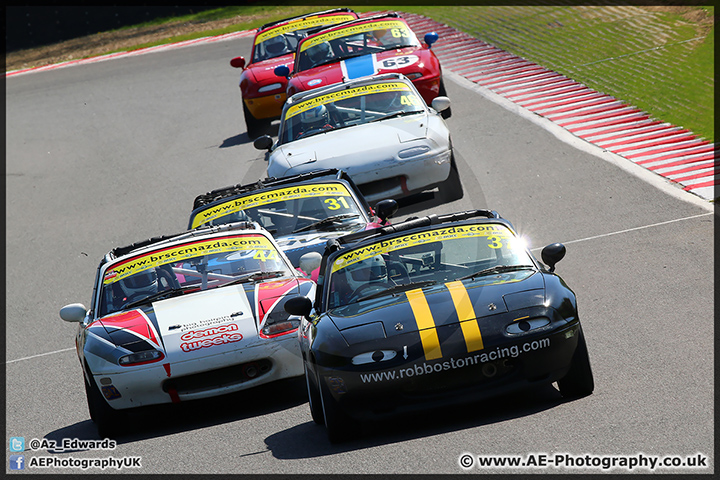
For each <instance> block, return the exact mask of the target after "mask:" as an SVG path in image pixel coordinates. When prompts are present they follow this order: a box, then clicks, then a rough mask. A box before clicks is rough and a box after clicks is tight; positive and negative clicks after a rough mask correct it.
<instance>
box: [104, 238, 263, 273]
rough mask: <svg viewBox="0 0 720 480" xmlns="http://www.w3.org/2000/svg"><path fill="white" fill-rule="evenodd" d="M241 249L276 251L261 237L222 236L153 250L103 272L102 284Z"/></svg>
mask: <svg viewBox="0 0 720 480" xmlns="http://www.w3.org/2000/svg"><path fill="white" fill-rule="evenodd" d="M243 250H244V251H252V250H272V251H275V247H274V246H273V244H272V243H270V240H268V239H267V238H266V237H265V236H263V235H242V236H233V237H222V238H213V239H210V240H202V241H199V242H193V243H186V244H183V245H180V246H176V247H171V248H167V249H164V250H156V251H153V252H150V253H147V254H145V255H141V256H138V257H134V258H132V259H130V260H127V261H124V262H121V263H119V264H116V265H114V266H113V267H112V268H111V269H109V270H107V271H106V272H105V276H104V277H103V283H104V284H105V285H108V284H111V283H114V282H117V281H118V280H122V279H123V278H126V277H129V276H131V275H135V274H136V273H139V272H142V271H144V270H149V269H151V268H156V267H159V266H161V265H166V264H169V263H177V262H182V261H183V260H187V259H190V258H195V257H197V256H200V255H212V254H216V253H232V252H237V251H243Z"/></svg>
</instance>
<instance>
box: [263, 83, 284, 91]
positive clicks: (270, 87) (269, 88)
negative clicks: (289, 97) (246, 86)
mask: <svg viewBox="0 0 720 480" xmlns="http://www.w3.org/2000/svg"><path fill="white" fill-rule="evenodd" d="M278 88H282V83H271V84H270V85H265V86H264V87H260V88H258V92H259V93H265V92H272V91H273V90H277V89H278Z"/></svg>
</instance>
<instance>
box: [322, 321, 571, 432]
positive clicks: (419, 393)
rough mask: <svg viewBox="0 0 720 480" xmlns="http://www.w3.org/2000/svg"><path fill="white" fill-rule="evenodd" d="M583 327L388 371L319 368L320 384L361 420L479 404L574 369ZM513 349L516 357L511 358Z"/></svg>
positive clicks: (418, 360) (411, 361)
mask: <svg viewBox="0 0 720 480" xmlns="http://www.w3.org/2000/svg"><path fill="white" fill-rule="evenodd" d="M579 328H580V324H579V322H575V323H573V324H571V325H565V326H563V327H558V328H557V329H555V330H553V331H552V332H551V333H548V332H545V333H542V334H541V333H538V334H537V335H527V336H524V337H522V338H521V339H518V340H517V343H508V344H505V345H503V346H494V345H492V344H488V345H486V346H485V348H484V349H483V350H480V351H476V352H472V353H465V354H464V356H461V355H447V356H444V357H443V358H441V359H438V360H432V361H426V360H425V359H424V358H423V357H419V358H418V357H416V358H414V359H413V358H409V359H408V361H406V362H403V363H402V364H399V365H398V366H397V367H394V368H390V369H385V370H378V369H377V368H361V367H362V366H360V367H358V366H355V367H353V366H350V367H349V368H343V369H342V370H340V369H333V368H323V367H320V366H318V367H317V369H318V373H319V378H320V381H322V382H325V383H326V385H327V386H328V389H329V391H330V392H331V394H332V395H333V397H334V398H335V400H336V401H337V403H338V405H339V407H340V408H341V409H342V410H343V411H344V412H345V413H347V414H348V415H349V416H351V417H354V418H356V419H359V420H362V419H373V418H380V417H384V416H387V415H396V414H398V413H408V412H415V411H421V410H425V409H429V408H436V407H441V406H448V405H453V404H459V403H467V402H474V401H479V400H482V399H485V398H489V397H494V396H498V395H502V394H505V393H509V392H513V391H517V390H522V389H526V388H531V387H533V386H536V385H542V384H548V383H552V382H554V381H557V380H558V379H560V378H562V377H564V376H565V374H566V373H567V371H568V369H569V367H570V363H571V359H572V356H573V353H574V352H575V348H576V346H577V338H578V334H579ZM513 345H515V346H516V347H517V355H513V352H514V351H515V349H514V348H513ZM525 345H527V347H525ZM532 347H537V348H535V349H533V348H532ZM377 348H378V349H384V348H385V347H383V346H378V347H377ZM400 349H402V347H400ZM401 351H402V350H401ZM396 358H398V359H399V358H400V355H398V357H396ZM388 363H389V362H388Z"/></svg>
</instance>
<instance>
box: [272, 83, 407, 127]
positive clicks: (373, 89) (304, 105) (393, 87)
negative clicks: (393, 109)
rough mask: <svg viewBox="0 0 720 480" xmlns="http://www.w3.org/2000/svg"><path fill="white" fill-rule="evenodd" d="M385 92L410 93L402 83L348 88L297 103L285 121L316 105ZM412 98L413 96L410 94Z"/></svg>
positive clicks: (288, 111) (286, 113)
mask: <svg viewBox="0 0 720 480" xmlns="http://www.w3.org/2000/svg"><path fill="white" fill-rule="evenodd" d="M385 92H410V93H411V94H412V89H411V88H410V87H409V86H408V85H406V84H405V83H403V82H388V83H376V84H373V85H365V86H362V87H355V88H348V89H346V90H340V91H339V92H333V93H328V94H327V95H321V96H318V97H314V98H311V99H309V100H307V101H304V102H300V103H297V104H296V105H293V106H292V107H290V108H288V109H287V112H285V119H286V120H287V119H289V118H292V117H294V116H295V115H297V114H299V113H302V112H304V111H306V110H310V109H313V108H315V107H317V106H318V105H323V104H326V103H331V102H337V101H339V100H343V99H346V98H351V97H358V96H361V95H370V94H373V93H385ZM412 96H413V97H414V96H415V95H414V94H412Z"/></svg>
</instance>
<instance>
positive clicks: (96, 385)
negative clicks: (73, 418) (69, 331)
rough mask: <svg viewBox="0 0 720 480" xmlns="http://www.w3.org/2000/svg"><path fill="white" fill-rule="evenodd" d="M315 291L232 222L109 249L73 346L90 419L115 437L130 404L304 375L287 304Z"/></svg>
mask: <svg viewBox="0 0 720 480" xmlns="http://www.w3.org/2000/svg"><path fill="white" fill-rule="evenodd" d="M314 291H315V284H314V283H313V282H312V281H311V280H309V279H306V278H304V277H303V276H301V275H300V274H299V272H297V270H295V268H293V267H292V265H291V264H290V262H289V260H288V259H287V257H286V256H285V255H284V254H283V252H282V250H280V248H279V247H278V245H277V243H276V242H275V240H274V239H273V238H272V236H271V235H270V234H269V233H268V232H267V231H265V230H264V229H263V228H261V227H260V226H259V225H257V224H253V223H249V222H239V223H233V224H227V225H220V226H212V227H204V228H199V229H196V230H193V231H190V232H185V233H181V234H177V235H169V236H163V237H156V238H152V239H149V240H146V241H144V242H139V243H135V244H132V245H129V246H127V247H118V248H115V249H113V250H111V251H110V252H108V253H107V254H106V255H105V256H104V258H103V259H102V261H101V262H100V265H99V266H98V270H97V276H96V280H95V286H94V288H93V296H92V300H91V303H90V308H86V307H85V306H84V305H82V304H79V303H75V304H71V305H67V306H65V307H63V308H62V309H61V310H60V317H61V318H62V319H63V320H65V321H67V322H77V323H78V325H79V328H78V332H77V336H76V347H77V353H78V357H79V359H80V364H81V366H82V369H83V376H84V379H85V391H86V395H87V402H88V408H89V410H90V417H91V418H92V420H93V422H95V424H96V426H97V428H98V431H99V433H100V435H101V436H103V437H105V436H113V435H115V434H116V433H117V432H118V430H119V429H120V427H122V426H123V422H124V418H125V413H126V412H127V410H128V409H130V408H133V407H140V406H144V405H152V404H161V403H171V402H173V403H177V402H181V401H186V400H193V399H200V398H205V397H211V396H216V395H221V394H225V393H230V392H235V391H239V390H244V389H247V388H252V387H254V386H257V385H261V384H264V383H268V382H272V381H275V380H279V379H283V378H289V377H296V376H299V375H302V373H303V368H302V361H301V358H300V351H299V348H298V342H297V334H296V333H295V332H296V331H297V328H298V325H299V318H298V317H294V316H291V315H289V314H288V313H287V312H285V311H284V309H283V305H284V303H285V300H286V299H287V298H288V296H295V295H298V294H305V295H312V294H313V293H314Z"/></svg>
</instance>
